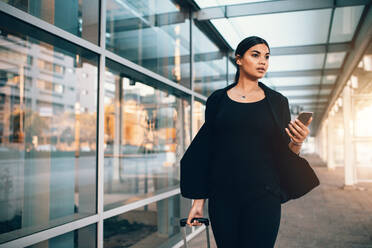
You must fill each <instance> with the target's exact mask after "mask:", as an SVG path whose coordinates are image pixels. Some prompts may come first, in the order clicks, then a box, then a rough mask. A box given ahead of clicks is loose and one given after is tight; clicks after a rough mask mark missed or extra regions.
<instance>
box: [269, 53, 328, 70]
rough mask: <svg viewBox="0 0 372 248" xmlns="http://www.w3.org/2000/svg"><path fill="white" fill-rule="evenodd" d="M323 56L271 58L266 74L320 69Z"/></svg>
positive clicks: (308, 55)
mask: <svg viewBox="0 0 372 248" xmlns="http://www.w3.org/2000/svg"><path fill="white" fill-rule="evenodd" d="M323 60H324V54H299V55H282V56H271V57H270V59H269V68H268V72H277V71H299V70H314V69H322V67H323Z"/></svg>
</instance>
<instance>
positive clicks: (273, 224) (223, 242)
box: [208, 191, 281, 248]
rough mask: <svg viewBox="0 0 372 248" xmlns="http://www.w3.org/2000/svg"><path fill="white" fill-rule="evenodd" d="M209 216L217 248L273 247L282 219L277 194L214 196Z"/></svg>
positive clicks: (210, 203) (209, 208) (210, 201)
mask: <svg viewBox="0 0 372 248" xmlns="http://www.w3.org/2000/svg"><path fill="white" fill-rule="evenodd" d="M208 212H209V218H210V221H211V226H212V230H213V234H214V237H215V240H216V243H217V247H218V248H238V247H239V248H250V247H252V248H272V247H274V244H275V240H276V237H277V235H278V230H279V225H280V216H281V204H280V199H279V198H278V197H277V196H275V195H274V194H272V193H269V192H268V191H266V192H261V193H254V194H248V195H246V196H244V197H242V196H240V197H233V196H231V195H230V197H226V196H213V197H211V198H209V201H208Z"/></svg>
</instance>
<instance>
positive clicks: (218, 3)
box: [195, 0, 270, 8]
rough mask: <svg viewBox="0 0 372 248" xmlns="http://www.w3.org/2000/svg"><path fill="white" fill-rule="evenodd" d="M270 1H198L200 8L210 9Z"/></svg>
mask: <svg viewBox="0 0 372 248" xmlns="http://www.w3.org/2000/svg"><path fill="white" fill-rule="evenodd" d="M265 1H270V0H229V1H219V0H196V1H195V2H196V3H197V4H198V6H199V7H200V8H209V7H216V6H223V5H233V4H242V3H254V2H265Z"/></svg>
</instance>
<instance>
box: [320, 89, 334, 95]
mask: <svg viewBox="0 0 372 248" xmlns="http://www.w3.org/2000/svg"><path fill="white" fill-rule="evenodd" d="M332 90H333V89H321V90H320V94H321V95H329V94H331V92H332Z"/></svg>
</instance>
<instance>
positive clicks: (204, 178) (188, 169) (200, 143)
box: [180, 93, 216, 199]
mask: <svg viewBox="0 0 372 248" xmlns="http://www.w3.org/2000/svg"><path fill="white" fill-rule="evenodd" d="M214 96H215V94H214V93H212V94H211V96H209V97H208V99H207V102H206V109H205V122H204V124H203V125H202V126H201V128H200V129H199V131H198V133H197V134H196V136H195V137H194V139H193V140H192V142H191V144H190V145H189V147H188V148H187V150H186V152H185V154H184V155H183V157H182V158H181V161H180V166H181V182H180V188H181V195H182V196H183V197H186V198H190V199H205V198H208V175H209V162H210V152H211V149H212V148H211V142H210V140H211V130H212V128H211V126H212V122H213V116H214V111H215V108H216V105H215V103H214V100H215V97H214Z"/></svg>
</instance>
